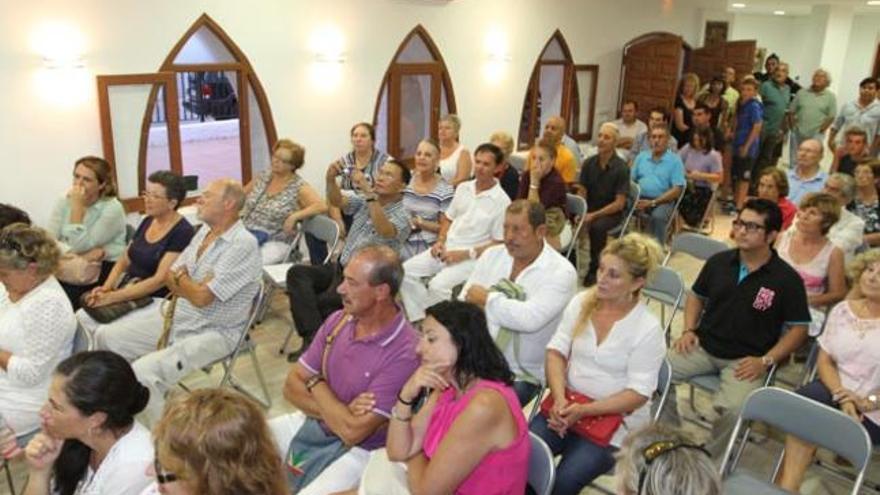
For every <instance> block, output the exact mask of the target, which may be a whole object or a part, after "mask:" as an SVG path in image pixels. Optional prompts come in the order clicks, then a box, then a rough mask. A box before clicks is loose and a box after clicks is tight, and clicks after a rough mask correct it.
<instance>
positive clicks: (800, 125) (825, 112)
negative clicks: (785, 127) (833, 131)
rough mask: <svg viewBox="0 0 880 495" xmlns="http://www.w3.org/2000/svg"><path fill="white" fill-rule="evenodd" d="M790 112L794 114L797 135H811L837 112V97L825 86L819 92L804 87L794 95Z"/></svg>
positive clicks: (805, 136)
mask: <svg viewBox="0 0 880 495" xmlns="http://www.w3.org/2000/svg"><path fill="white" fill-rule="evenodd" d="M791 112H792V113H793V114H794V118H795V124H794V130H795V132H797V134H798V136H799V137H803V138H807V137H813V136H814V135H816V133H818V132H819V129H820V128H821V127H822V124H823V123H824V122H825V121H826V120H828V119H833V118H834V115H835V114H836V113H837V99H836V98H835V97H834V93H832V92H831V91H828V89H827V88H826V89H823V90H822V91H821V92H819V93H817V92H815V91H813V90H812V89H804V90H801V91H798V92H797V94H796V95H795V96H794V100H792V102H791Z"/></svg>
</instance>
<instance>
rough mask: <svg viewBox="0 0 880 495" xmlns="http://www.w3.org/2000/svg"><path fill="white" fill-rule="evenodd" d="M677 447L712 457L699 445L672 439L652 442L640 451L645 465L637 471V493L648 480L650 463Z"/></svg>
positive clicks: (640, 491)
mask: <svg viewBox="0 0 880 495" xmlns="http://www.w3.org/2000/svg"><path fill="white" fill-rule="evenodd" d="M678 449H694V450H698V451H700V452H702V453H704V454H706V456H708V457H712V456H711V454H709V451H708V450H706V449H705V448H703V447H702V446H700V445H693V444H689V443H679V442H676V441H673V440H661V441H659V442H654V443H652V444H651V445H648V446H647V447H645V450H643V451H642V455H643V456H644V457H645V466H644V467H643V468H642V470H641V471H640V472H639V491H638V492H637V493H642V490H644V488H645V482H646V481H647V480H648V469H649V468H650V467H651V464H653V462H654V461H655V460H657V459H658V458H660V457H663V455H664V454H666V453H669V452H672V451H674V450H678Z"/></svg>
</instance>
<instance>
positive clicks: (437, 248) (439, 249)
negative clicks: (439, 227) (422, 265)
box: [431, 241, 446, 259]
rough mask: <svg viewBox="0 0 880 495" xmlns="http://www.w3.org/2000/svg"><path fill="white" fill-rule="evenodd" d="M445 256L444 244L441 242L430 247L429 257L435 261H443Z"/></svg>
mask: <svg viewBox="0 0 880 495" xmlns="http://www.w3.org/2000/svg"><path fill="white" fill-rule="evenodd" d="M445 254H446V243H445V242H443V241H437V242H435V243H434V245H433V246H431V256H433V257H435V258H437V259H443V256H444V255H445Z"/></svg>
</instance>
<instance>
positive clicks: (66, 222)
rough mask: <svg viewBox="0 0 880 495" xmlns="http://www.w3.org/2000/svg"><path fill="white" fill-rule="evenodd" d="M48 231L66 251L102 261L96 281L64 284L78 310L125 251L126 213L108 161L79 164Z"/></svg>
mask: <svg viewBox="0 0 880 495" xmlns="http://www.w3.org/2000/svg"><path fill="white" fill-rule="evenodd" d="M48 230H49V233H50V234H52V235H53V236H55V238H56V239H58V241H60V242H61V243H62V246H63V247H62V249H63V250H64V251H65V252H69V253H71V254H75V255H79V256H82V257H83V258H85V260H87V261H90V262H101V274H100V275H99V276H98V279H97V280H96V281H94V282H91V283H85V284H77V283H73V282H71V283H65V282H62V284H61V285H62V287H64V292H66V293H67V297H68V298H69V299H70V302H71V304H73V308H74V309H79V305H80V297H81V296H82V295H83V294H85V293H86V292H88V291H90V290H91V289H92V288H94V287H96V286H98V285H99V284H101V283H103V282H104V280H105V279H106V278H107V275H109V274H110V270H112V269H113V264H114V263H115V262H116V260H117V259H119V257H120V256H122V251H123V250H124V249H125V210H124V209H123V207H122V203H120V202H119V200H118V199H117V198H116V184H115V182H114V179H113V170H112V169H111V168H110V164H109V163H107V161H106V160H104V159H103V158H98V157H96V156H86V157H83V158H80V159H79V160H77V161H76V163H75V164H74V167H73V186H72V187H71V188H70V190H69V191H68V192H67V196H66V197H64V198H63V199H61V200H60V201H59V202H58V203H57V204H56V205H55V209H54V210H53V211H52V217H51V218H50V220H49V228H48Z"/></svg>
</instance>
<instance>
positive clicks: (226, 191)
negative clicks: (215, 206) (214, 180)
mask: <svg viewBox="0 0 880 495" xmlns="http://www.w3.org/2000/svg"><path fill="white" fill-rule="evenodd" d="M220 183H221V184H223V199H224V200H231V201H232V202H233V203H234V204H235V211H237V212H238V211H241V209H242V208H244V201H245V199H247V197H246V196H245V194H244V188H243V187H242V186H241V182H239V181H237V180H235V179H220Z"/></svg>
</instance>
